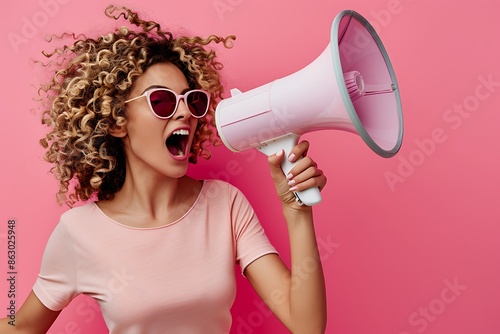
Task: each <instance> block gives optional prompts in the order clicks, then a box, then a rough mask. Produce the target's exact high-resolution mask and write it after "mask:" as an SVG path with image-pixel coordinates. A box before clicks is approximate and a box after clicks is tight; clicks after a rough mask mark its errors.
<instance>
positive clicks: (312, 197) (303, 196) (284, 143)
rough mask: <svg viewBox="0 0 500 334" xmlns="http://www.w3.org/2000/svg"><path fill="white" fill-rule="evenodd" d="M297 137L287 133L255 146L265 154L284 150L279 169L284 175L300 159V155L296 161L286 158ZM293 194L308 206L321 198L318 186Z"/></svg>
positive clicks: (300, 202) (316, 202)
mask: <svg viewBox="0 0 500 334" xmlns="http://www.w3.org/2000/svg"><path fill="white" fill-rule="evenodd" d="M299 138H300V136H299V135H297V134H295V133H289V134H287V135H284V136H282V137H278V138H275V139H272V140H269V141H267V142H265V143H264V144H263V145H261V146H259V147H257V149H258V150H259V151H261V152H262V153H264V154H266V155H267V156H270V155H272V154H275V153H276V152H278V151H279V150H281V149H283V150H284V151H285V159H283V162H282V163H281V169H282V170H283V172H284V173H285V175H287V174H288V173H289V172H290V171H291V170H292V168H293V166H295V165H296V164H297V163H298V162H299V161H300V159H302V157H300V158H299V159H298V160H297V161H295V162H290V161H288V159H287V158H286V157H288V155H289V154H290V151H291V150H292V148H293V147H295V145H297V143H298V141H299ZM294 194H295V197H296V200H297V202H298V203H299V204H305V205H308V206H313V205H316V204H318V203H320V202H321V199H322V198H321V194H320V192H319V188H318V187H315V188H309V189H306V190H303V191H297V192H294Z"/></svg>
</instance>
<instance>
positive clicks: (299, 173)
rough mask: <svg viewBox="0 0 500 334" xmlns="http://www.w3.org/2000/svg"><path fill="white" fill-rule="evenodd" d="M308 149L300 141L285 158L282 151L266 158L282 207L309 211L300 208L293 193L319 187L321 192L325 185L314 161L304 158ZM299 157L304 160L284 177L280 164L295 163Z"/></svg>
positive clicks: (305, 144) (303, 142) (307, 143)
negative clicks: (286, 160)
mask: <svg viewBox="0 0 500 334" xmlns="http://www.w3.org/2000/svg"><path fill="white" fill-rule="evenodd" d="M308 149H309V142H307V141H302V142H300V143H298V144H297V145H296V146H295V147H294V148H293V149H292V150H291V151H290V154H289V155H288V156H287V157H285V156H284V151H283V150H281V151H279V152H277V153H276V154H273V155H271V156H269V157H268V162H269V166H270V169H271V177H272V178H273V181H274V184H275V186H276V192H277V193H278V196H279V198H280V199H281V202H282V203H283V205H284V206H287V207H290V208H294V209H298V210H309V209H310V207H307V206H300V205H299V204H298V203H297V202H296V200H295V195H294V194H293V192H294V191H302V190H306V189H309V188H312V187H319V189H320V191H321V190H322V189H323V187H324V186H325V184H326V181H327V179H326V177H325V175H324V174H323V171H322V170H321V169H319V168H318V166H317V164H316V163H315V162H314V160H312V159H311V158H310V157H307V156H306V154H307V150H308ZM301 156H303V157H304V158H303V159H301V160H300V161H299V162H298V163H297V164H296V165H295V166H294V167H293V168H292V170H291V171H290V173H289V174H288V175H285V174H284V173H283V171H282V170H281V162H282V161H283V159H288V160H289V161H291V162H295V161H297V160H299V159H300V157H301Z"/></svg>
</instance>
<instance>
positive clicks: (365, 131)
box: [215, 10, 403, 205]
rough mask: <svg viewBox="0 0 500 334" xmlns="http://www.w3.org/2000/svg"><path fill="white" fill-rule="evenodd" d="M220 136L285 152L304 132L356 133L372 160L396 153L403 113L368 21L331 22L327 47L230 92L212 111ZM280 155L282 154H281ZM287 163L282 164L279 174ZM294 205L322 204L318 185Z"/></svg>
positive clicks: (239, 147)
mask: <svg viewBox="0 0 500 334" xmlns="http://www.w3.org/2000/svg"><path fill="white" fill-rule="evenodd" d="M215 122H216V126H217V130H218V133H219V136H220V137H221V139H222V141H223V143H224V144H225V146H226V147H227V148H229V149H230V150H232V151H234V152H239V151H243V150H247V149H250V148H257V149H258V150H260V151H261V152H263V153H265V154H266V155H271V154H274V153H276V152H278V151H279V150H281V149H284V150H285V154H286V155H288V153H289V152H290V150H291V149H292V148H293V147H294V146H295V144H296V143H297V142H298V140H299V137H300V136H301V135H302V134H304V133H307V132H312V131H318V130H326V129H332V130H344V131H349V132H352V133H357V134H358V135H359V136H361V138H362V139H363V140H364V142H365V143H366V144H367V145H368V146H369V147H370V148H371V149H372V150H373V151H374V152H375V153H377V154H378V155H380V156H382V157H385V158H389V157H392V156H394V155H395V154H396V153H397V152H398V151H399V149H400V147H401V143H402V139H403V114H402V109H401V99H400V96H399V87H398V84H397V81H396V76H395V74H394V69H393V67H392V64H391V62H390V60H389V57H388V55H387V52H386V50H385V48H384V46H383V44H382V42H381V40H380V38H379V36H378V35H377V33H376V32H375V30H374V29H373V27H372V26H371V25H370V23H369V22H368V21H367V20H366V19H365V18H363V17H362V16H361V15H360V14H358V13H357V12H355V11H352V10H345V11H342V12H340V13H339V14H338V15H337V16H336V17H335V19H334V20H333V23H332V27H331V30H330V43H329V45H328V46H327V47H326V49H325V50H324V51H323V52H322V53H321V55H320V56H319V57H318V58H316V60H314V61H313V62H312V63H311V64H309V65H308V66H306V67H304V68H303V69H301V70H299V71H297V72H295V73H293V74H291V75H288V76H286V77H284V78H281V79H277V80H274V81H272V82H270V83H267V84H265V85H263V86H260V87H257V88H254V89H252V90H249V91H247V92H244V93H242V92H241V91H239V90H237V89H232V90H231V97H229V98H226V99H223V100H222V101H221V102H220V103H219V104H218V105H217V108H216V111H215ZM286 155H285V156H286ZM293 166H294V164H292V163H290V162H288V160H287V159H284V162H283V164H282V166H281V167H282V169H283V171H284V173H285V174H288V172H289V171H290V170H291V169H292V167H293ZM295 195H296V199H297V201H298V202H299V203H300V204H305V205H315V204H317V203H319V202H321V195H320V193H319V189H318V188H311V189H308V190H306V191H301V192H296V193H295Z"/></svg>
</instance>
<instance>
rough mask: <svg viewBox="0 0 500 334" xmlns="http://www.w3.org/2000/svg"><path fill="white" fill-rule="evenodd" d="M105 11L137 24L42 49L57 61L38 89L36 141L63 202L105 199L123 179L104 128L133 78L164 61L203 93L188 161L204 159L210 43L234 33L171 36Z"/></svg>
mask: <svg viewBox="0 0 500 334" xmlns="http://www.w3.org/2000/svg"><path fill="white" fill-rule="evenodd" d="M105 15H106V16H107V17H110V18H113V19H115V20H118V19H120V17H123V19H125V20H128V21H129V22H130V23H131V24H133V25H135V26H136V27H138V28H140V29H136V30H133V29H130V28H129V27H121V28H117V29H115V31H114V32H112V33H109V34H107V35H104V36H100V37H98V38H95V39H94V38H87V37H85V36H75V35H74V34H64V35H63V36H61V37H60V38H61V39H62V38H63V37H64V36H66V37H67V36H71V37H72V38H73V40H74V43H73V44H71V45H65V46H63V47H60V48H56V49H55V50H54V51H53V52H52V53H45V52H44V53H43V54H44V55H45V56H46V57H47V58H51V59H53V62H56V63H57V65H58V66H59V69H58V70H57V71H55V74H54V75H53V77H52V78H51V79H50V81H49V82H48V83H47V84H46V85H45V86H44V87H42V88H41V89H40V90H39V95H40V97H41V98H42V99H44V101H45V107H44V110H43V113H42V123H43V124H45V125H47V126H48V127H49V128H50V132H49V133H48V134H47V135H46V136H45V137H44V138H42V139H41V140H40V143H41V145H42V146H43V147H44V148H45V149H46V152H45V155H44V158H45V160H46V161H48V162H50V163H53V164H54V165H55V166H53V167H52V169H51V172H52V173H53V174H54V175H55V176H56V178H57V179H58V181H59V191H58V193H57V200H58V203H59V204H62V203H63V202H65V203H66V204H68V205H69V206H72V205H73V204H74V203H76V202H78V201H79V200H83V201H85V200H88V199H90V198H91V197H92V196H94V195H96V196H97V198H98V199H111V198H113V196H114V194H115V193H116V192H117V191H118V190H119V189H120V188H121V187H122V185H123V182H124V180H125V153H124V149H123V144H122V141H121V139H120V138H116V137H113V136H112V135H110V134H109V130H110V129H112V128H113V127H120V126H123V125H125V124H126V122H127V115H126V112H125V103H124V102H125V99H126V97H127V96H128V93H129V92H130V89H131V88H132V86H133V84H134V82H135V80H136V79H137V78H138V77H139V76H140V75H141V74H143V73H144V72H145V71H146V70H147V69H148V68H149V67H150V66H151V65H153V64H156V63H163V62H170V63H173V64H174V65H176V66H177V67H178V68H179V69H180V70H181V71H182V72H183V74H184V75H185V77H186V79H187V81H188V84H189V86H190V88H191V89H195V88H196V89H203V90H206V91H207V92H209V93H210V95H211V102H210V108H209V112H208V114H207V116H205V117H203V118H201V119H200V120H199V122H198V126H197V129H196V133H195V139H194V141H193V145H192V147H191V152H190V157H189V161H190V162H191V163H196V161H197V157H198V156H201V157H203V158H206V159H208V158H209V157H210V152H209V151H208V150H207V149H206V146H207V145H208V144H209V143H212V144H214V145H218V144H219V143H220V140H219V138H218V137H217V134H216V131H215V130H214V129H215V122H214V110H215V106H216V104H217V102H218V101H220V99H221V98H222V93H223V87H222V84H221V80H220V75H219V70H220V69H222V67H223V66H222V64H221V63H220V62H218V61H216V59H215V57H216V55H215V52H214V51H213V50H208V49H207V48H206V46H207V45H208V44H210V43H212V42H215V43H222V44H223V45H224V47H226V48H230V47H231V46H232V42H233V41H234V39H235V37H234V36H228V37H225V38H223V37H218V36H215V35H211V36H209V37H207V38H202V37H198V36H195V37H190V36H179V37H174V35H173V33H171V32H169V31H165V30H162V29H161V27H160V24H158V23H157V22H154V21H144V20H142V19H140V18H139V15H138V14H137V13H135V12H133V11H131V10H130V9H128V8H125V7H115V6H109V7H107V8H106V10H105Z"/></svg>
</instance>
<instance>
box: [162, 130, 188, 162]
mask: <svg viewBox="0 0 500 334" xmlns="http://www.w3.org/2000/svg"><path fill="white" fill-rule="evenodd" d="M188 140H189V130H187V129H179V130H175V131H174V132H172V134H171V135H170V136H169V137H168V138H167V140H166V141H165V145H166V146H167V149H168V151H169V152H170V154H172V155H173V156H174V157H176V158H182V157H184V156H185V155H186V154H187V152H186V147H187V144H188Z"/></svg>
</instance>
